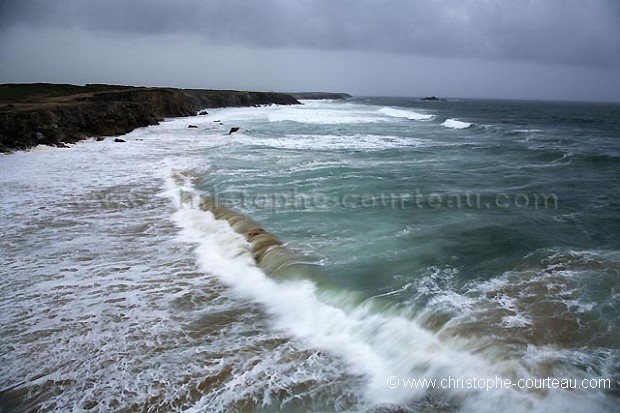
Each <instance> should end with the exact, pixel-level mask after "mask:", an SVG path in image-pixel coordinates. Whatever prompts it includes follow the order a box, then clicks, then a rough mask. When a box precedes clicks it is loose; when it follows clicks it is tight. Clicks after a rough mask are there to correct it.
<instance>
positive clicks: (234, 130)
mask: <svg viewBox="0 0 620 413" xmlns="http://www.w3.org/2000/svg"><path fill="white" fill-rule="evenodd" d="M238 130H239V128H230V130H229V131H228V134H229V135H232V134H233V133H235V132H237V131H238Z"/></svg>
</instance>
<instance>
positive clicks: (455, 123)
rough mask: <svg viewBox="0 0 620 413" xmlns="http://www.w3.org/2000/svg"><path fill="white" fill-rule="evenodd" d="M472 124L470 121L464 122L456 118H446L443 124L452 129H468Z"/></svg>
mask: <svg viewBox="0 0 620 413" xmlns="http://www.w3.org/2000/svg"><path fill="white" fill-rule="evenodd" d="M471 125H472V124H471V123H469V122H462V121H460V120H456V119H446V120H445V121H444V122H443V123H442V124H441V126H445V127H446V128H450V129H467V128H469V127H470V126H471Z"/></svg>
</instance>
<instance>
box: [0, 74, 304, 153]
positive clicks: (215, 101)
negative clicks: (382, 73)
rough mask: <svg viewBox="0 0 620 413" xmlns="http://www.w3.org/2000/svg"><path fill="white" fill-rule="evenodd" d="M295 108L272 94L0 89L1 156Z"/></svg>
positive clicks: (106, 88)
mask: <svg viewBox="0 0 620 413" xmlns="http://www.w3.org/2000/svg"><path fill="white" fill-rule="evenodd" d="M268 104H279V105H294V104H299V102H298V101H297V99H295V98H294V97H293V96H291V95H288V94H284V93H275V92H241V91H233V90H203V89H174V88H144V87H130V86H114V85H86V86H75V85H56V84H40V83H39V84H4V85H0V152H3V153H8V152H12V151H15V150H24V149H29V148H32V147H34V146H37V145H50V146H61V147H62V146H65V144H67V143H75V142H78V141H80V140H83V139H86V138H89V137H104V136H118V135H123V134H126V133H128V132H131V131H132V130H134V129H136V128H139V127H144V126H149V125H156V124H158V123H159V122H160V121H162V120H163V119H164V118H168V117H183V116H193V115H196V114H197V112H199V111H200V110H204V109H208V108H217V107H228V106H231V107H240V106H257V105H268Z"/></svg>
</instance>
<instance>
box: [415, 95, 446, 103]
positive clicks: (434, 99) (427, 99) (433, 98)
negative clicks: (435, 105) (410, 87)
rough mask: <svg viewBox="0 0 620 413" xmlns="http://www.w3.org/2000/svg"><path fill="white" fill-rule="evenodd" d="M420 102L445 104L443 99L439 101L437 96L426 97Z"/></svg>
mask: <svg viewBox="0 0 620 413" xmlns="http://www.w3.org/2000/svg"><path fill="white" fill-rule="evenodd" d="M420 100H423V101H427V102H445V101H446V100H445V99H439V98H438V97H437V96H426V97H423V98H421V99H420Z"/></svg>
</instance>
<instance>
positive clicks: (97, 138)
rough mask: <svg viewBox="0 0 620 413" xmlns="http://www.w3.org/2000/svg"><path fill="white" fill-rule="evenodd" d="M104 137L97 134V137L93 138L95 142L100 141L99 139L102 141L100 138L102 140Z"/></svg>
mask: <svg viewBox="0 0 620 413" xmlns="http://www.w3.org/2000/svg"><path fill="white" fill-rule="evenodd" d="M104 139H105V138H104V137H103V136H97V137H96V138H95V140H96V141H97V142H101V141H102V140H104Z"/></svg>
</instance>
